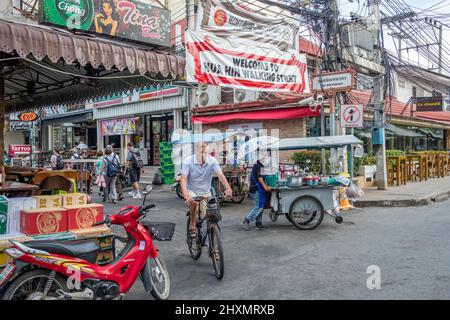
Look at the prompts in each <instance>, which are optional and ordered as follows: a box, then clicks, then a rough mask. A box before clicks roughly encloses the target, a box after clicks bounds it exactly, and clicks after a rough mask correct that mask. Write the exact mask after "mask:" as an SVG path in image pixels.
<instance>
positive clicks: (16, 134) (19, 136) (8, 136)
mask: <svg viewBox="0 0 450 320" xmlns="http://www.w3.org/2000/svg"><path fill="white" fill-rule="evenodd" d="M24 143H25V137H24V134H23V132H22V131H8V132H5V150H6V151H8V150H9V145H10V144H24Z"/></svg>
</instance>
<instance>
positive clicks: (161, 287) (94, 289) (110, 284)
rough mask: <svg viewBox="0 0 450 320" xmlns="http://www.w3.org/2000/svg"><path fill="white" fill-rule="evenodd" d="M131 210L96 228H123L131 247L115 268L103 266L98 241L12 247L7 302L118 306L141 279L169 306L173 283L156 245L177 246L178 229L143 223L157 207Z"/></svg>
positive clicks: (1, 287) (0, 287)
mask: <svg viewBox="0 0 450 320" xmlns="http://www.w3.org/2000/svg"><path fill="white" fill-rule="evenodd" d="M150 192H151V186H148V187H147V188H146V191H145V192H144V201H143V203H142V205H141V206H140V207H137V206H126V207H124V208H122V209H121V210H120V211H118V212H117V213H115V214H113V215H110V216H107V217H106V218H105V220H103V221H101V222H98V223H95V225H102V224H105V223H106V224H107V225H108V226H109V225H122V226H123V227H124V228H125V231H126V232H127V235H128V239H127V245H126V246H125V247H124V249H123V250H122V252H120V254H119V255H118V257H117V258H116V259H115V260H114V261H113V262H112V263H111V264H109V265H105V266H100V265H97V264H96V263H95V262H96V258H97V253H98V251H99V249H100V247H99V246H98V244H97V243H96V242H95V241H91V240H76V241H29V242H24V243H20V242H17V241H11V243H12V244H13V247H11V248H9V249H6V250H5V253H6V254H8V255H9V256H11V257H12V258H13V259H14V260H13V261H12V262H10V263H9V264H8V265H7V266H6V267H5V268H4V269H3V271H2V272H1V273H0V292H3V296H2V298H3V299H4V300H65V299H67V300H70V299H74V300H86V299H87V300H91V299H94V300H118V299H121V298H122V297H123V296H124V295H125V294H126V293H127V292H128V291H129V290H130V289H131V287H132V286H133V285H134V283H135V282H136V280H137V279H138V277H140V278H141V280H142V282H143V283H144V288H145V291H146V292H147V293H151V294H152V295H153V297H154V298H155V299H159V300H166V299H168V298H169V294H170V277H169V272H168V270H167V267H166V264H165V262H164V260H163V258H162V257H161V255H160V254H159V252H158V250H157V249H156V247H155V246H154V245H153V241H152V238H153V239H156V240H171V238H172V236H173V232H174V229H175V225H174V224H171V223H159V224H156V223H150V222H144V221H142V220H143V219H144V218H145V217H146V215H147V213H148V212H149V210H150V209H151V208H153V207H154V206H155V205H154V204H150V205H145V200H146V198H147V195H148V194H150Z"/></svg>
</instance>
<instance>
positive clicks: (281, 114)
mask: <svg viewBox="0 0 450 320" xmlns="http://www.w3.org/2000/svg"><path fill="white" fill-rule="evenodd" d="M318 116H320V110H316V111H312V110H311V109H310V108H309V107H306V108H286V109H271V110H259V111H248V112H233V113H226V114H218V115H211V116H201V117H200V116H194V117H192V121H194V122H201V123H203V124H210V123H217V122H225V121H230V120H279V119H299V118H304V117H318Z"/></svg>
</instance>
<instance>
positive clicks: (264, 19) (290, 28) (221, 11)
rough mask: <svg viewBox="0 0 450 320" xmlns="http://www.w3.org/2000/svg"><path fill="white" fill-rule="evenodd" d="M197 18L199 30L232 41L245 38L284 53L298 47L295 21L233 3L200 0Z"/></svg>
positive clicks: (296, 23) (297, 29)
mask: <svg viewBox="0 0 450 320" xmlns="http://www.w3.org/2000/svg"><path fill="white" fill-rule="evenodd" d="M197 16H198V19H197V26H196V28H197V30H204V31H208V32H212V33H214V34H215V35H216V36H224V37H227V39H229V40H232V41H234V40H237V39H244V40H245V41H247V43H249V42H255V43H257V44H258V45H259V46H272V47H276V48H278V49H279V50H282V51H287V50H288V49H297V46H298V31H299V24H298V22H297V21H295V20H293V19H288V18H286V17H283V18H282V19H281V18H271V17H268V16H263V15H260V14H258V13H255V12H252V11H250V10H249V9H248V8H247V9H245V8H242V7H241V6H239V4H233V3H232V2H231V1H219V0H201V1H200V6H199V9H198V13H197ZM297 52H298V50H297Z"/></svg>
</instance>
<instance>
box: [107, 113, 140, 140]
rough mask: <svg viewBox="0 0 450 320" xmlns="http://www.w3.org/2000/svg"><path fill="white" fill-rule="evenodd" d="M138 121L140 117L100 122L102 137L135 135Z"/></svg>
mask: <svg viewBox="0 0 450 320" xmlns="http://www.w3.org/2000/svg"><path fill="white" fill-rule="evenodd" d="M138 119H139V118H138V117H133V118H124V119H111V120H103V121H100V126H101V133H102V136H115V135H122V134H135V133H136V122H137V120H138Z"/></svg>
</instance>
